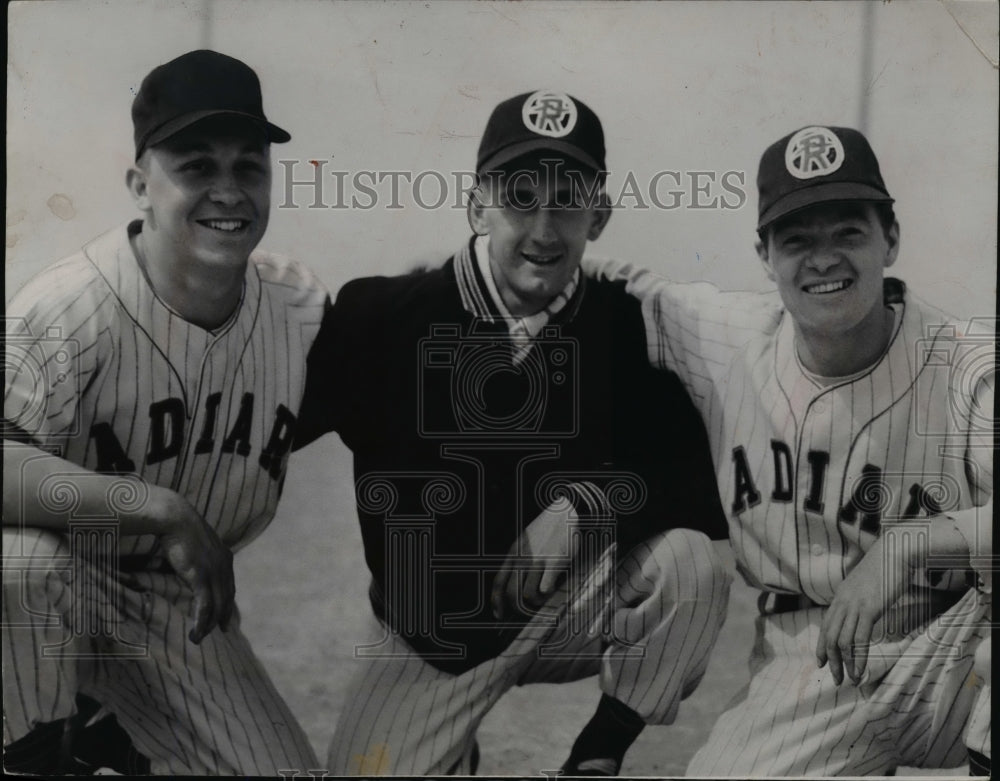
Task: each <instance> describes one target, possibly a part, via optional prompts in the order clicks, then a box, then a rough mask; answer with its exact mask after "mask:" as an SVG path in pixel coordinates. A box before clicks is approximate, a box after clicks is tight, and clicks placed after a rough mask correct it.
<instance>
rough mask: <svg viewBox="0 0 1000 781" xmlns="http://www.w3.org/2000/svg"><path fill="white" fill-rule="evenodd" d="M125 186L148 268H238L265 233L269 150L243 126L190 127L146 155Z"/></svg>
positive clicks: (258, 135) (225, 123)
mask: <svg viewBox="0 0 1000 781" xmlns="http://www.w3.org/2000/svg"><path fill="white" fill-rule="evenodd" d="M128 184H129V189H130V190H131V192H132V195H133V198H134V199H135V201H136V204H137V205H138V206H139V208H140V209H141V210H142V211H143V212H144V215H145V224H144V226H143V236H144V246H145V247H146V249H147V251H148V252H149V254H150V256H151V262H171V261H174V262H194V263H195V264H198V265H200V266H203V267H205V268H217V269H222V268H231V269H239V268H242V267H243V266H245V264H246V262H247V258H248V257H249V255H250V252H251V251H252V250H253V249H254V247H256V246H257V244H258V243H259V242H260V240H261V237H262V236H263V235H264V231H265V230H266V229H267V221H268V214H269V211H270V193H271V163H270V158H269V156H268V147H267V144H266V142H265V139H264V136H263V133H262V132H260V131H258V130H257V129H256V128H255V126H253V125H252V124H249V123H246V122H233V121H231V120H229V121H226V120H225V119H223V120H219V121H211V120H205V121H202V122H198V123H196V124H194V125H192V126H191V127H190V128H187V129H186V130H184V131H182V132H180V133H178V134H176V135H174V136H172V137H171V138H169V139H167V140H166V141H164V142H163V143H161V144H158V145H156V146H154V147H152V148H150V149H148V150H146V151H145V152H144V153H143V156H142V158H141V160H140V161H139V163H138V164H137V166H136V167H135V168H133V169H131V170H130V171H129V176H128Z"/></svg>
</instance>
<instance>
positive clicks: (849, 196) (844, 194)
mask: <svg viewBox="0 0 1000 781" xmlns="http://www.w3.org/2000/svg"><path fill="white" fill-rule="evenodd" d="M835 201H882V202H883V203H893V199H892V198H890V197H889V194H888V193H886V192H883V191H882V190H879V189H878V188H877V187H872V186H871V185H868V184H861V183H860V182H825V183H823V184H817V185H815V186H813V187H807V188H805V189H802V190H796V191H795V192H792V193H789V194H788V195H786V196H785V197H784V198H779V199H778V200H777V201H775V202H774V203H772V204H771V206H770V207H769V208H768V210H767V211H766V212H764V213H763V214H762V215H760V218H759V219H758V220H757V230H762V229H764V228H766V227H767V226H768V225H770V224H771V223H772V222H774V221H775V220H777V219H780V218H781V217H785V216H787V215H789V214H791V213H792V212H797V211H799V210H800V209H805V208H806V207H807V206H814V205H816V204H817V203H829V202H835Z"/></svg>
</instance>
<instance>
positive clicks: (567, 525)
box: [492, 498, 579, 619]
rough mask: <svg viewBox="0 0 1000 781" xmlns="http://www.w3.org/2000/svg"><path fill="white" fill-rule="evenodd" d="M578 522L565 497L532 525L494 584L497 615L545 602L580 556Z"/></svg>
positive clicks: (511, 551) (516, 546)
mask: <svg viewBox="0 0 1000 781" xmlns="http://www.w3.org/2000/svg"><path fill="white" fill-rule="evenodd" d="M576 523H577V515H576V511H575V510H574V509H573V505H572V503H571V502H570V501H569V500H568V499H565V498H562V499H558V500H556V501H555V502H553V503H552V504H550V505H549V506H548V507H547V508H545V509H544V510H543V511H542V512H541V514H539V516H538V517H537V518H535V520H533V521H532V522H531V523H530V524H529V525H528V527H527V528H526V529H525V530H524V532H523V533H522V534H521V536H520V537H519V538H518V540H517V541H516V542H515V543H514V544H513V545H512V546H511V548H510V550H509V551H508V552H507V558H506V559H505V560H504V563H503V566H502V567H501V568H500V572H499V573H497V578H496V580H495V581H494V582H493V595H492V602H493V615H494V616H496V617H497V618H498V619H500V618H503V616H504V613H505V608H511V609H513V610H514V611H516V612H521V610H520V608H521V607H530V608H537V607H540V606H541V605H543V604H544V603H545V600H546V599H548V597H549V596H551V594H552V592H554V591H555V590H556V588H557V587H558V586H559V583H560V582H561V581H562V579H563V578H564V577H565V576H566V574H567V573H568V572H569V563H570V561H572V560H573V558H574V557H575V556H576V555H577V552H578V550H577V549H578V548H579V535H577V534H574V533H572V530H573V529H574V528H575V526H576ZM520 567H524V570H522V569H520Z"/></svg>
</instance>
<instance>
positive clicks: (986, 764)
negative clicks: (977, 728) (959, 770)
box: [969, 748, 993, 778]
mask: <svg viewBox="0 0 1000 781" xmlns="http://www.w3.org/2000/svg"><path fill="white" fill-rule="evenodd" d="M969 775H970V776H988V777H990V778H992V777H993V776H991V775H990V758H989V757H988V756H986V755H985V754H980V753H979V752H978V751H973V750H972V749H971V748H970V749H969Z"/></svg>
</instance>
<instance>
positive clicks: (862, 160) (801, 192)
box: [757, 125, 893, 230]
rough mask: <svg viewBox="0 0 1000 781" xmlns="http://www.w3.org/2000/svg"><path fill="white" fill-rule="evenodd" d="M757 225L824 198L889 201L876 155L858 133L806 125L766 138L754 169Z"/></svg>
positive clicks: (765, 224)
mask: <svg viewBox="0 0 1000 781" xmlns="http://www.w3.org/2000/svg"><path fill="white" fill-rule="evenodd" d="M757 192H758V194H759V197H760V199H759V202H758V211H757V230H761V229H762V228H764V227H765V226H767V225H769V224H770V223H772V222H774V221H775V220H776V219H778V218H779V217H784V216H785V215H786V214H791V213H792V212H794V211H798V210H799V209H804V208H805V207H806V206H812V205H813V204H817V203H825V202H827V201H883V202H886V203H892V202H893V199H892V198H891V197H889V192H888V190H886V187H885V182H883V181H882V173H881V172H880V171H879V167H878V160H877V159H876V157H875V153H874V152H873V151H872V148H871V146H870V145H869V143H868V139H866V138H865V137H864V136H863V135H862V134H861V133H859V132H858V131H857V130H854V129H852V128H849V127H823V126H820V125H810V126H808V127H804V128H801V129H799V130H796V131H795V132H794V133H789V134H788V135H787V136H785V137H784V138H782V139H781V140H780V141H777V142H775V143H774V144H771V146H769V147H768V148H767V150H766V151H765V152H764V154H763V155H762V156H761V158H760V169H759V170H758V172H757Z"/></svg>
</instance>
